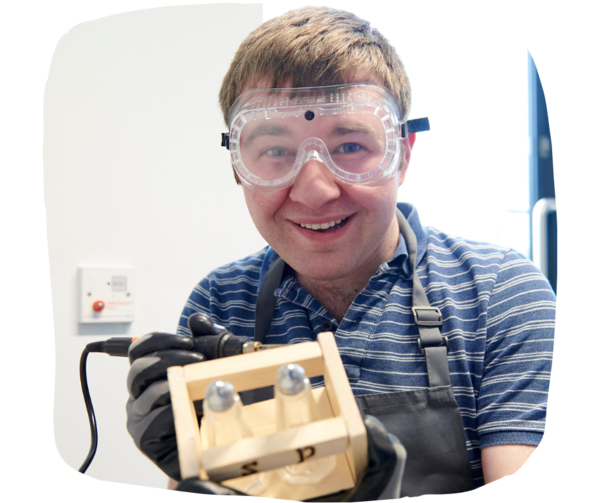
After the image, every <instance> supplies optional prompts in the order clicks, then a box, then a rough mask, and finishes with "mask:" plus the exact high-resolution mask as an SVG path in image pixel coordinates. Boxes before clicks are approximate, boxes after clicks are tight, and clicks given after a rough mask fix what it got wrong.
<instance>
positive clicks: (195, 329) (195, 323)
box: [188, 313, 227, 337]
mask: <svg viewBox="0 0 600 503" xmlns="http://www.w3.org/2000/svg"><path fill="white" fill-rule="evenodd" d="M188 328H189V329H190V332H191V333H192V336H193V337H202V336H203V335H218V334H220V333H221V332H226V331H227V329H226V328H225V327H223V326H221V325H219V324H218V323H215V322H214V321H213V320H211V319H210V318H209V317H208V316H206V315H205V314H202V313H194V314H191V315H190V317H189V318H188Z"/></svg>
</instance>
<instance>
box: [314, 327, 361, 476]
mask: <svg viewBox="0 0 600 503" xmlns="http://www.w3.org/2000/svg"><path fill="white" fill-rule="evenodd" d="M317 340H318V342H319V345H320V346H321V349H322V351H323V360H324V373H323V376H324V378H325V387H326V388H327V391H328V395H329V401H330V403H331V408H332V409H333V414H334V416H337V417H342V418H343V419H344V421H345V422H346V426H347V428H348V434H349V437H350V438H349V444H350V445H349V449H348V452H347V454H346V457H347V459H348V464H349V465H350V470H351V472H352V476H353V478H354V480H355V481H356V478H357V474H360V473H361V472H362V471H363V470H364V469H365V468H366V467H367V463H368V451H367V430H366V428H365V423H364V422H363V420H362V417H361V415H360V411H359V410H358V405H356V400H355V398H354V394H353V393H352V388H350V385H349V383H348V379H347V377H346V371H345V370H344V364H343V363H342V358H341V357H340V354H339V353H338V350H337V345H336V343H335V338H334V335H333V333H331V332H321V333H320V334H319V335H318V336H317Z"/></svg>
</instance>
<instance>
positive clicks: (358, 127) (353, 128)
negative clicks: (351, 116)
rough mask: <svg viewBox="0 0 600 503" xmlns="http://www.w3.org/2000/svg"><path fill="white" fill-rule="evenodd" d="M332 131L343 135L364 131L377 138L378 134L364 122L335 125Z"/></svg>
mask: <svg viewBox="0 0 600 503" xmlns="http://www.w3.org/2000/svg"><path fill="white" fill-rule="evenodd" d="M333 131H334V132H335V134H337V135H338V136H345V135H348V134H353V133H366V134H368V135H369V136H372V137H374V138H379V136H380V135H379V134H377V131H375V129H373V128H372V127H371V126H367V125H366V124H342V125H339V126H336V127H335V128H334V129H333Z"/></svg>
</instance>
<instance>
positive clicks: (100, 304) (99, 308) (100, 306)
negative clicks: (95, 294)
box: [88, 300, 104, 312]
mask: <svg viewBox="0 0 600 503" xmlns="http://www.w3.org/2000/svg"><path fill="white" fill-rule="evenodd" d="M88 305H89V304H88ZM92 307H93V308H94V311H96V312H100V311H102V310H103V309H104V302H102V301H101V300H97V301H96V302H94V304H93V305H92Z"/></svg>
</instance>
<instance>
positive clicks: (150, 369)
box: [127, 350, 206, 398]
mask: <svg viewBox="0 0 600 503" xmlns="http://www.w3.org/2000/svg"><path fill="white" fill-rule="evenodd" d="M204 360H206V358H205V357H204V355H203V354H202V353H193V352H191V351H182V350H166V351H157V352H155V353H150V354H149V355H147V356H144V357H142V358H139V359H137V360H135V361H134V362H133V363H132V365H131V368H130V369H129V373H128V374H127V389H128V390H129V394H130V395H131V396H132V397H133V398H137V397H139V396H140V394H141V393H142V392H143V391H144V390H145V389H146V388H147V387H148V386H150V385H151V384H152V383H153V382H156V381H160V380H166V378H167V369H168V368H169V367H175V366H180V365H188V364H190V363H198V362H203V361H204Z"/></svg>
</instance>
